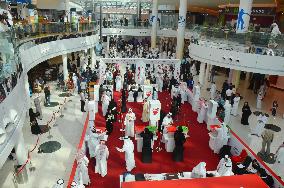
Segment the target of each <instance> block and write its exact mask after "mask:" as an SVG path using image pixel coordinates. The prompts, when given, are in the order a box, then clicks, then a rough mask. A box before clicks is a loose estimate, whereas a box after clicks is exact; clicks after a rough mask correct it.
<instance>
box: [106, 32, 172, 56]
mask: <svg viewBox="0 0 284 188" xmlns="http://www.w3.org/2000/svg"><path fill="white" fill-rule="evenodd" d="M175 51H176V49H175V45H174V41H172V40H170V39H161V41H160V44H159V47H158V48H151V47H150V40H149V38H142V39H140V40H139V39H137V38H132V39H130V40H128V41H127V40H124V39H123V38H121V37H111V38H110V41H109V52H107V53H106V57H109V58H146V59H176V55H175Z"/></svg>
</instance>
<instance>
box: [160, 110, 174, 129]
mask: <svg viewBox="0 0 284 188" xmlns="http://www.w3.org/2000/svg"><path fill="white" fill-rule="evenodd" d="M172 123H173V118H172V113H168V114H167V116H166V117H164V119H163V122H162V127H161V129H162V130H164V128H165V127H168V126H170V125H171V124H172Z"/></svg>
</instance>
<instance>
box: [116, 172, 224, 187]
mask: <svg viewBox="0 0 284 188" xmlns="http://www.w3.org/2000/svg"><path fill="white" fill-rule="evenodd" d="M207 173H210V174H213V175H214V177H219V176H220V175H219V174H218V172H217V171H207ZM166 174H173V173H161V174H144V177H145V179H146V180H145V181H163V180H165V179H166ZM177 175H178V179H193V178H192V177H191V175H192V173H191V172H183V174H182V175H183V176H182V175H181V174H180V173H177ZM119 180H120V187H121V184H122V182H123V175H120V176H119ZM134 181H135V175H128V176H127V178H126V181H125V182H134Z"/></svg>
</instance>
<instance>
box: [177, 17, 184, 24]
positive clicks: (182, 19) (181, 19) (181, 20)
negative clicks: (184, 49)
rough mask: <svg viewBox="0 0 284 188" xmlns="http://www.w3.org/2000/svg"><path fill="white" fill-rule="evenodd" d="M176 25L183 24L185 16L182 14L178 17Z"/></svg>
mask: <svg viewBox="0 0 284 188" xmlns="http://www.w3.org/2000/svg"><path fill="white" fill-rule="evenodd" d="M178 25H179V26H185V17H184V16H179V17H178Z"/></svg>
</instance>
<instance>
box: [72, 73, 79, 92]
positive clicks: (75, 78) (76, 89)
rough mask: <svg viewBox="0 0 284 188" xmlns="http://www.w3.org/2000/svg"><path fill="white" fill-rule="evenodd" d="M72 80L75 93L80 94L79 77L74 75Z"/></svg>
mask: <svg viewBox="0 0 284 188" xmlns="http://www.w3.org/2000/svg"><path fill="white" fill-rule="evenodd" d="M72 80H73V85H74V90H73V93H75V94H78V77H77V75H76V74H75V73H73V76H72Z"/></svg>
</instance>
